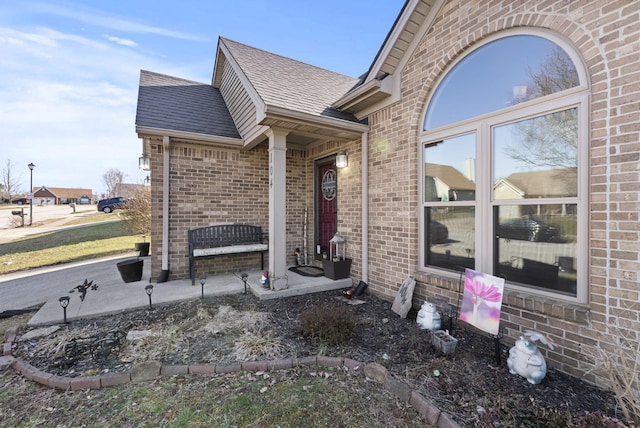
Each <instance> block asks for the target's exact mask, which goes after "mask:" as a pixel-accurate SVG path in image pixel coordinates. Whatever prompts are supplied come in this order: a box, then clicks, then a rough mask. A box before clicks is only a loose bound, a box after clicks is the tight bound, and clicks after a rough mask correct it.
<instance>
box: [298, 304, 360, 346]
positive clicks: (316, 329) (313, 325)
mask: <svg viewBox="0 0 640 428" xmlns="http://www.w3.org/2000/svg"><path fill="white" fill-rule="evenodd" d="M301 317H302V336H303V337H305V338H307V339H310V340H317V341H319V342H320V343H324V344H327V345H338V344H340V343H344V342H346V341H348V340H349V339H351V337H353V335H354V334H355V332H356V319H355V317H354V316H353V315H352V314H351V313H349V312H348V311H347V309H346V308H344V307H341V306H330V305H321V306H314V307H312V308H310V309H308V310H307V311H305V312H303V313H302V315H301Z"/></svg>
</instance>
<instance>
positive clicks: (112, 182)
mask: <svg viewBox="0 0 640 428" xmlns="http://www.w3.org/2000/svg"><path fill="white" fill-rule="evenodd" d="M124 177H125V175H124V173H123V172H122V171H120V170H119V169H118V168H111V169H109V170H108V171H107V172H105V173H104V174H103V175H102V182H103V183H104V185H105V187H106V188H107V197H109V198H113V197H114V196H116V194H115V192H116V186H117V185H118V184H120V183H122V182H123V181H124Z"/></svg>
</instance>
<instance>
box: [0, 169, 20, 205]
mask: <svg viewBox="0 0 640 428" xmlns="http://www.w3.org/2000/svg"><path fill="white" fill-rule="evenodd" d="M14 171H15V165H14V164H13V162H12V161H11V159H7V160H6V162H5V163H4V164H3V165H2V183H0V191H1V192H2V196H3V197H5V198H7V199H8V200H11V198H13V197H14V196H16V195H17V194H18V193H20V191H21V190H20V188H21V187H22V183H21V182H20V179H19V178H18V177H17V176H16V174H15V172H14Z"/></svg>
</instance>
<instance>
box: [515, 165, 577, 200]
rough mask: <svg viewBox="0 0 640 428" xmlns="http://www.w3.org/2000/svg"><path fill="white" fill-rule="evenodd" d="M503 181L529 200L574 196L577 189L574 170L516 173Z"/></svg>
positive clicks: (575, 171) (575, 170) (559, 169)
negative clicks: (536, 197)
mask: <svg viewBox="0 0 640 428" xmlns="http://www.w3.org/2000/svg"><path fill="white" fill-rule="evenodd" d="M505 180H506V181H508V182H510V183H512V184H513V185H514V186H516V187H517V188H518V189H520V190H521V191H522V192H523V193H524V194H525V195H527V197H529V198H530V197H534V196H547V197H549V196H556V197H563V196H574V195H575V194H576V192H577V189H578V186H577V182H578V171H577V169H576V168H558V169H547V170H542V171H527V172H516V173H513V174H511V175H509V176H508V177H507V178H506V179H505Z"/></svg>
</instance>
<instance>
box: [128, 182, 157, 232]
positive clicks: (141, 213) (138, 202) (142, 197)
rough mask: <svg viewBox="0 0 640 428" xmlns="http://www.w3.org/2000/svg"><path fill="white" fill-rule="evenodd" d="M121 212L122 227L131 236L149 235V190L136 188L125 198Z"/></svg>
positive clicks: (140, 187) (145, 187)
mask: <svg viewBox="0 0 640 428" xmlns="http://www.w3.org/2000/svg"><path fill="white" fill-rule="evenodd" d="M124 208H125V210H124V211H123V212H122V218H123V220H124V226H125V228H126V229H127V231H128V232H129V233H131V234H133V235H144V236H149V235H150V234H151V190H150V189H149V187H147V186H138V187H137V188H136V189H135V190H134V191H133V194H132V195H130V196H129V198H127V202H126V203H125V205H124Z"/></svg>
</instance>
